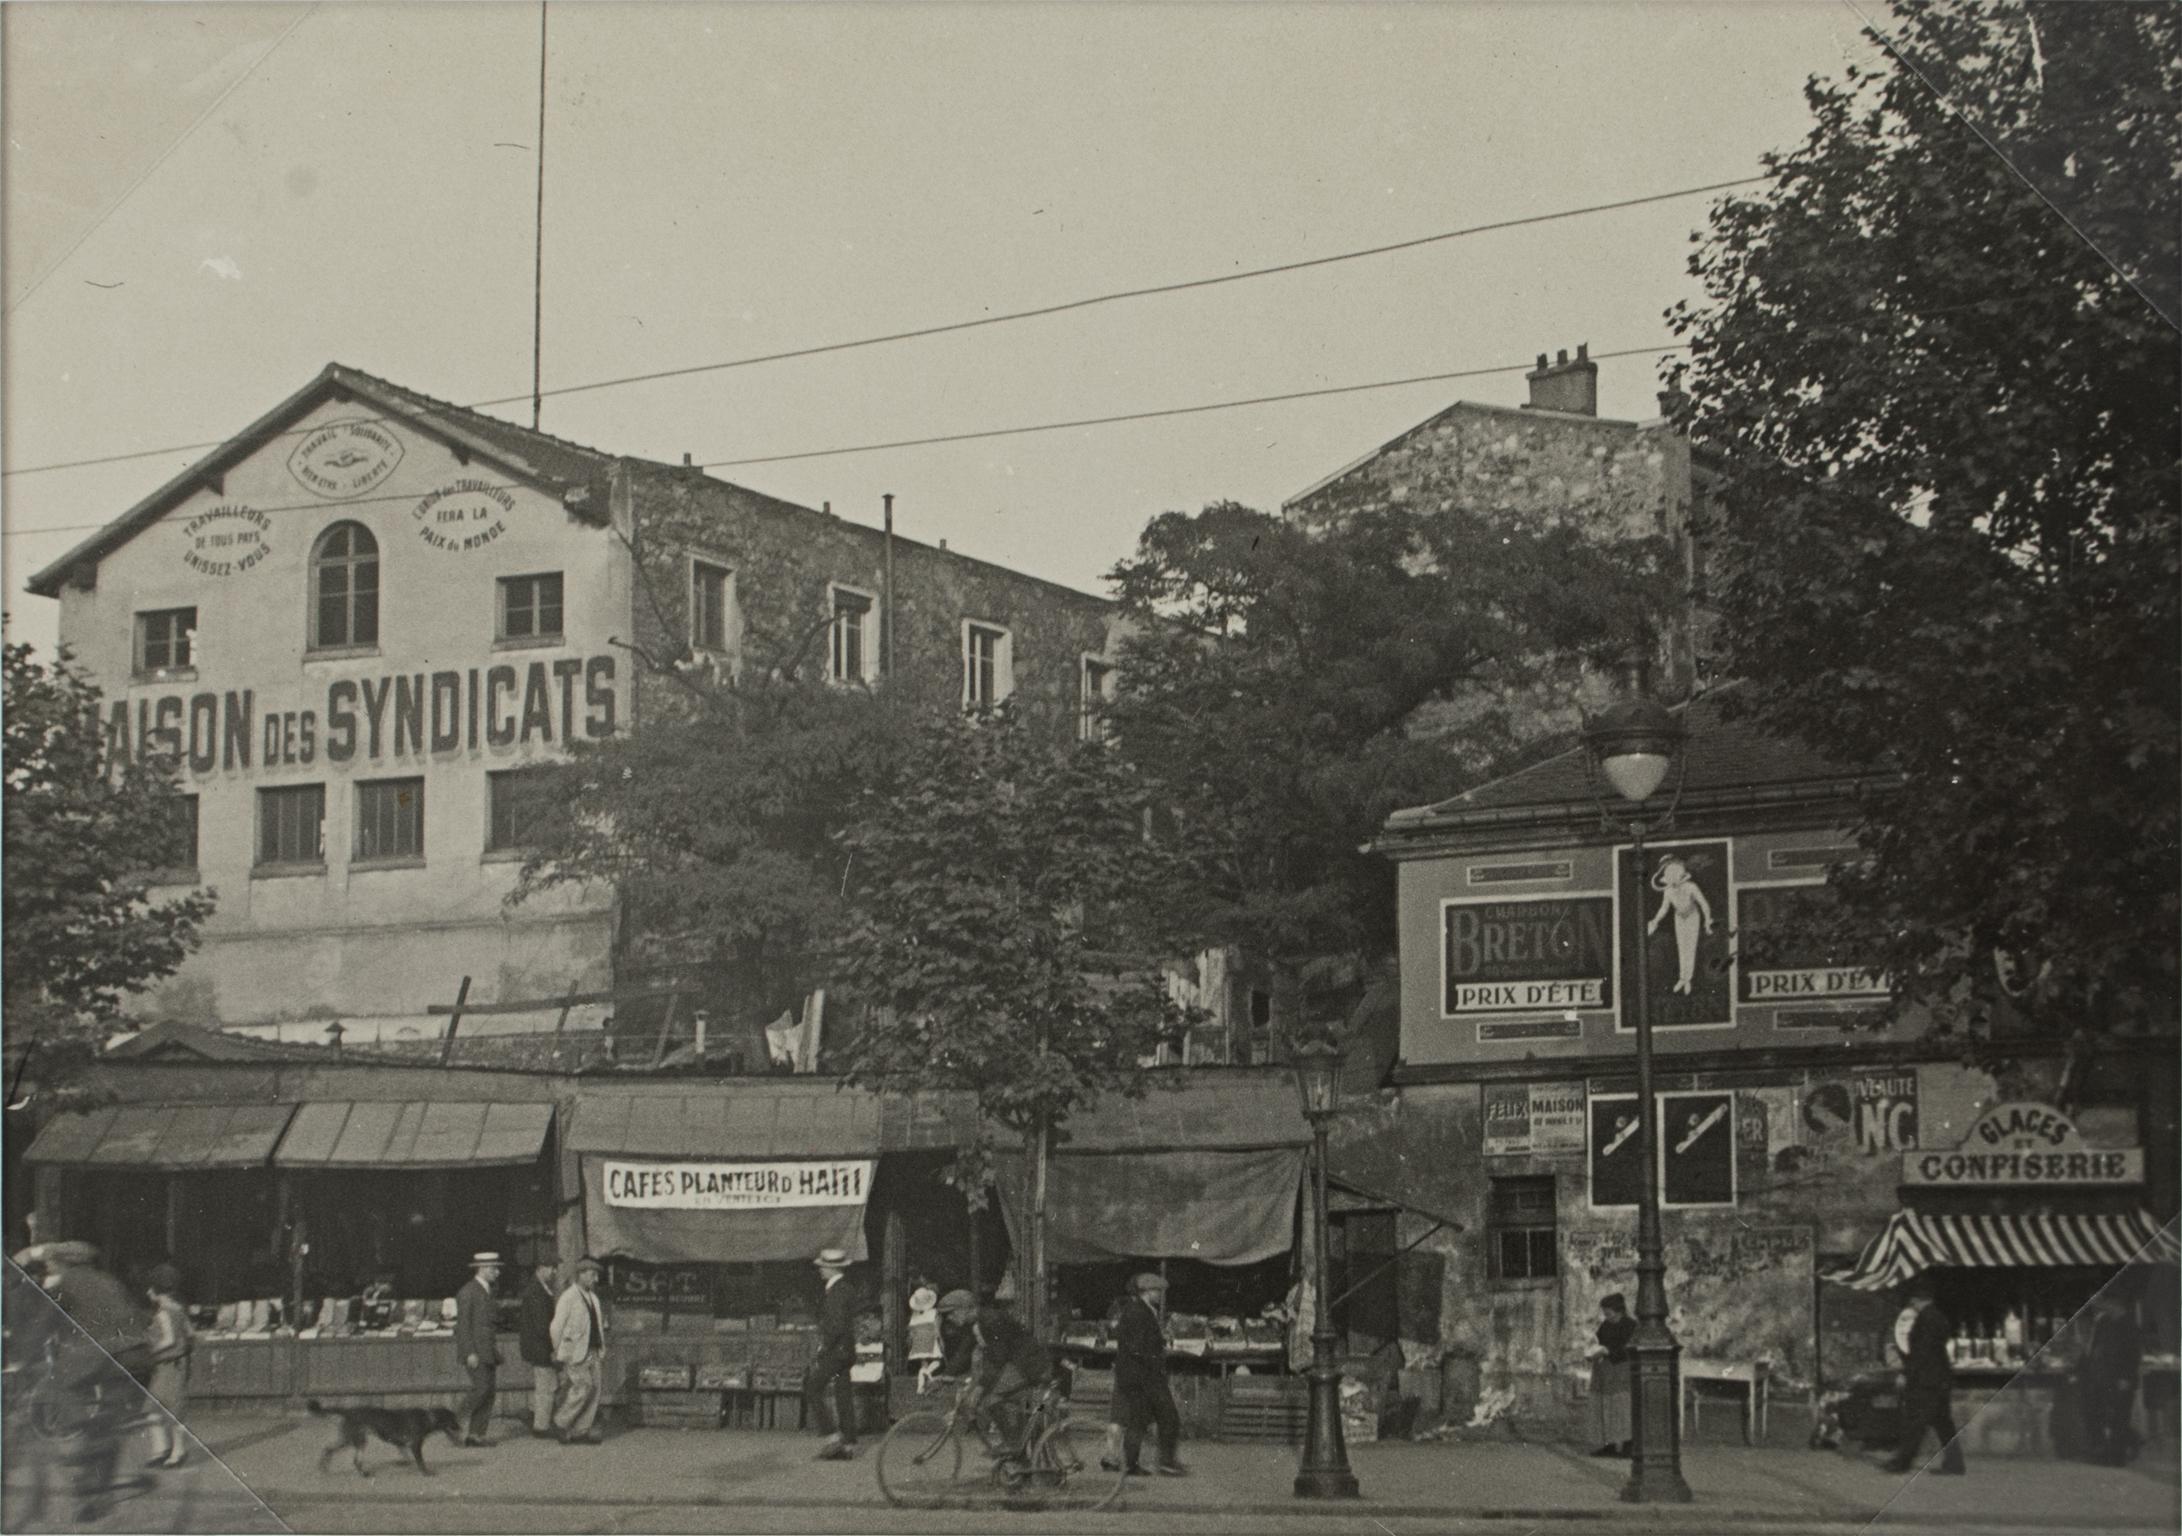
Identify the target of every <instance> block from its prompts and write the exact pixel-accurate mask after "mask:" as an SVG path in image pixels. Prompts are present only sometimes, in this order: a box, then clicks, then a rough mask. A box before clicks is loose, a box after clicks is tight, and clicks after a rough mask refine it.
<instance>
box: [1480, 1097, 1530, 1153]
mask: <svg viewBox="0 0 2182 1536" xmlns="http://www.w3.org/2000/svg"><path fill="white" fill-rule="evenodd" d="M1529 1150H1530V1084H1528V1083H1487V1084H1486V1085H1485V1155H1486V1156H1487V1157H1506V1156H1508V1155H1510V1154H1513V1153H1520V1152H1528V1151H1529Z"/></svg>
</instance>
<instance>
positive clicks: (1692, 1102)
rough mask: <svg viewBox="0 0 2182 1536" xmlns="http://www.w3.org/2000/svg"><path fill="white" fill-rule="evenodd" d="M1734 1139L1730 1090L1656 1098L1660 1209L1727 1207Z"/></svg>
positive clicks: (1732, 1184)
mask: <svg viewBox="0 0 2182 1536" xmlns="http://www.w3.org/2000/svg"><path fill="white" fill-rule="evenodd" d="M1737 1134H1738V1131H1737V1126H1736V1123H1735V1095H1734V1093H1733V1092H1732V1091H1731V1090H1720V1091H1715V1092H1707V1093H1663V1094H1661V1095H1660V1096H1659V1143H1660V1149H1659V1156H1660V1170H1661V1171H1660V1199H1661V1203H1662V1204H1665V1205H1669V1206H1698V1205H1733V1204H1734V1203H1735V1145H1736V1137H1737Z"/></svg>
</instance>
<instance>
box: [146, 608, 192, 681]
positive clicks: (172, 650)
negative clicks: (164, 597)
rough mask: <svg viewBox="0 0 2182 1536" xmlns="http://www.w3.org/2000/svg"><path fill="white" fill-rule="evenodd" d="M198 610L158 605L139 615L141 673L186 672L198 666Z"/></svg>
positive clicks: (151, 674)
mask: <svg viewBox="0 0 2182 1536" xmlns="http://www.w3.org/2000/svg"><path fill="white" fill-rule="evenodd" d="M196 650H197V610H196V609H194V608H155V609H153V610H151V611H150V612H148V613H140V614H138V615H137V616H136V670H137V674H138V675H139V676H144V677H150V676H157V675H159V674H161V673H167V672H185V671H188V670H190V669H191V668H193V667H194V666H195V665H196Z"/></svg>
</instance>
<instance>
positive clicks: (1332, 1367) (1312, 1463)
mask: <svg viewBox="0 0 2182 1536" xmlns="http://www.w3.org/2000/svg"><path fill="white" fill-rule="evenodd" d="M1292 1054H1293V1056H1294V1060H1295V1069H1296V1089H1297V1091H1298V1092H1300V1093H1301V1094H1302V1095H1303V1114H1304V1118H1306V1119H1307V1120H1309V1121H1310V1122H1311V1154H1312V1155H1311V1235H1312V1239H1313V1256H1312V1289H1313V1291H1314V1292H1315V1302H1314V1308H1313V1317H1312V1326H1311V1369H1310V1377H1311V1417H1310V1423H1309V1428H1308V1430H1307V1432H1306V1434H1305V1436H1304V1441H1303V1463H1302V1465H1301V1466H1299V1467H1297V1469H1296V1497H1297V1498H1299V1499H1353V1498H1356V1497H1358V1496H1359V1495H1360V1493H1361V1492H1362V1490H1361V1489H1359V1488H1358V1487H1357V1483H1356V1474H1355V1473H1354V1472H1353V1471H1351V1470H1350V1469H1349V1447H1348V1440H1347V1437H1346V1436H1344V1435H1343V1434H1342V1432H1341V1368H1340V1366H1338V1365H1336V1364H1335V1363H1334V1358H1333V1346H1334V1331H1333V1313H1332V1310H1331V1309H1330V1308H1329V1307H1328V1306H1327V1304H1326V1127H1327V1123H1328V1122H1329V1121H1331V1120H1332V1119H1333V1117H1334V1114H1335V1113H1336V1111H1337V1109H1338V1107H1339V1098H1340V1079H1341V1050H1340V1047H1338V1046H1336V1045H1334V1044H1332V1043H1331V1042H1330V1041H1326V1040H1312V1041H1308V1042H1306V1043H1305V1044H1303V1045H1299V1046H1297V1047H1296V1048H1295V1051H1294V1052H1293V1053H1292Z"/></svg>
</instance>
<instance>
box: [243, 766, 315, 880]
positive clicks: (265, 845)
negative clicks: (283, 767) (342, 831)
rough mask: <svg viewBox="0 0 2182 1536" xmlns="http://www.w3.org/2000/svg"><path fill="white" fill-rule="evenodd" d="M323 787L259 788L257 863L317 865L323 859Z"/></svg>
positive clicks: (270, 865)
mask: <svg viewBox="0 0 2182 1536" xmlns="http://www.w3.org/2000/svg"><path fill="white" fill-rule="evenodd" d="M325 829H326V786H325V785H323V784H287V785H283V786H281V787H280V788H279V789H261V790H259V791H258V860H257V862H258V865H259V867H260V868H265V867H277V866H280V865H300V866H305V867H319V866H322V865H323V864H324V863H325V859H326V840H325Z"/></svg>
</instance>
